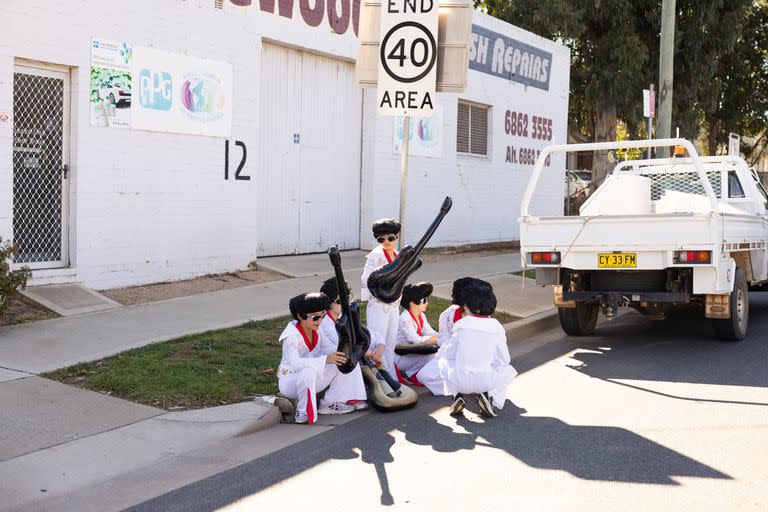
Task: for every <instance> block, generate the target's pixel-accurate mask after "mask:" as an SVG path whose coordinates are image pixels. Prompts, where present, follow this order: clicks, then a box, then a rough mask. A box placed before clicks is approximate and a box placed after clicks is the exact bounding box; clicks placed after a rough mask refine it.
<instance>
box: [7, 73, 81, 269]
mask: <svg viewBox="0 0 768 512" xmlns="http://www.w3.org/2000/svg"><path fill="white" fill-rule="evenodd" d="M68 116H69V73H67V72H66V71H59V70H53V69H43V68H40V69H38V68H33V67H26V66H16V68H15V70H14V74H13V117H14V123H13V240H14V242H15V244H16V246H17V247H18V250H19V253H18V254H17V255H16V256H15V257H14V264H15V265H16V266H18V265H27V266H29V267H30V268H32V269H36V268H37V269H39V268H54V267H65V266H67V265H68V263H69V261H68V250H67V231H68V229H67V196H68V194H67V190H68V187H67V183H68V178H69V176H68V174H69V168H68V163H69V162H68V158H69V151H68V138H69V137H68V133H67V132H68V129H69V119H68Z"/></svg>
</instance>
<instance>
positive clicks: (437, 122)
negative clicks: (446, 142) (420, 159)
mask: <svg viewBox="0 0 768 512" xmlns="http://www.w3.org/2000/svg"><path fill="white" fill-rule="evenodd" d="M410 124H411V129H410V134H409V137H408V154H409V155H411V156H424V157H427V158H441V157H442V154H443V111H442V109H441V108H440V107H435V110H434V111H433V113H432V117H414V118H411V123H410ZM393 125H394V133H393V141H394V144H393V151H394V152H395V153H397V154H400V153H401V152H402V149H401V148H402V145H403V119H402V118H401V117H399V118H395V119H394V123H393Z"/></svg>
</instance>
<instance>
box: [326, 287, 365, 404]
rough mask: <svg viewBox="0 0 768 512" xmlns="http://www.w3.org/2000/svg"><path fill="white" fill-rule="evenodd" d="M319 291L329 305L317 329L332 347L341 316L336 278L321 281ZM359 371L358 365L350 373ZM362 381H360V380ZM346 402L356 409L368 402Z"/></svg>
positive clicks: (350, 296) (335, 342) (335, 339)
mask: <svg viewBox="0 0 768 512" xmlns="http://www.w3.org/2000/svg"><path fill="white" fill-rule="evenodd" d="M344 284H345V285H346V286H347V296H348V297H349V300H350V301H351V300H352V290H351V289H350V288H349V283H344ZM320 293H323V294H325V295H326V297H328V302H329V306H328V309H326V310H325V318H323V321H322V322H320V327H319V328H318V331H319V332H320V333H321V334H324V335H325V337H326V338H328V340H330V342H331V343H332V344H333V346H334V347H338V346H339V333H338V332H336V321H337V320H338V319H339V318H341V317H342V315H343V312H342V309H341V297H340V296H339V286H338V284H337V283H336V278H335V277H332V278H330V279H328V280H326V281H324V282H323V285H322V286H321V287H320ZM355 372H360V366H359V365H358V367H357V368H355V369H354V370H353V372H352V373H355ZM361 382H362V381H361ZM347 404H349V405H351V406H353V407H354V408H355V410H356V411H359V410H362V409H367V408H368V403H367V402H366V401H365V400H349V401H348V402H347Z"/></svg>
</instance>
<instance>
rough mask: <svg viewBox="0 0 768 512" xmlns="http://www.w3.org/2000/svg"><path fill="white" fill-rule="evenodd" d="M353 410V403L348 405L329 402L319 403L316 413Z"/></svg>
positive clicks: (338, 412) (339, 412)
mask: <svg viewBox="0 0 768 512" xmlns="http://www.w3.org/2000/svg"><path fill="white" fill-rule="evenodd" d="M354 410H355V407H354V406H353V405H348V404H345V403H341V402H331V403H327V404H326V403H323V404H320V407H319V408H318V409H317V414H347V413H348V412H352V411H354Z"/></svg>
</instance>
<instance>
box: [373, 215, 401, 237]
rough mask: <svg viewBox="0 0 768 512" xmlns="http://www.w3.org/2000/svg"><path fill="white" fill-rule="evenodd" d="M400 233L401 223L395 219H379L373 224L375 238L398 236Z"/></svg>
mask: <svg viewBox="0 0 768 512" xmlns="http://www.w3.org/2000/svg"><path fill="white" fill-rule="evenodd" d="M398 233H400V223H399V222H397V221H396V220H395V219H379V220H377V221H376V222H374V223H373V236H374V237H377V236H381V235H397V234H398Z"/></svg>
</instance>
